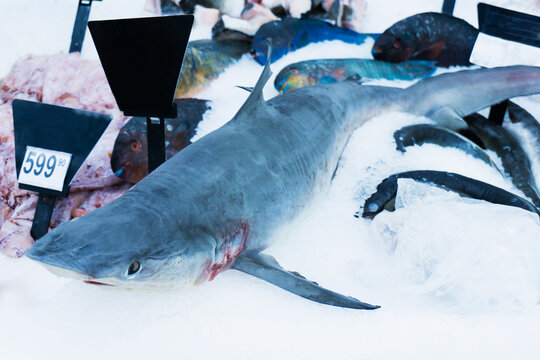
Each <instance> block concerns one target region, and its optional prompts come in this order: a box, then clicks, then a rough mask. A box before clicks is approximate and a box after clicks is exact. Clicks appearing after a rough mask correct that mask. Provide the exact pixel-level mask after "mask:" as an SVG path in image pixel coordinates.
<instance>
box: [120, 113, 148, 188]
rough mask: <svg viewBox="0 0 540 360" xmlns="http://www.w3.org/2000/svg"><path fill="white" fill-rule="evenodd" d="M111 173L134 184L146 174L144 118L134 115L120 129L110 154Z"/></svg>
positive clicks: (146, 146)
mask: <svg viewBox="0 0 540 360" xmlns="http://www.w3.org/2000/svg"><path fill="white" fill-rule="evenodd" d="M111 169H112V171H113V173H114V174H115V175H116V176H118V177H120V178H122V179H123V180H124V181H127V182H130V183H132V184H136V183H137V182H139V181H140V180H142V179H143V178H144V177H145V176H146V175H147V174H148V140H147V137H146V120H145V119H144V118H142V117H134V118H132V119H131V120H129V122H128V123H127V124H126V125H125V126H124V127H123V128H122V130H120V133H119V134H118V137H117V138H116V141H115V142H114V147H113V151H112V155H111Z"/></svg>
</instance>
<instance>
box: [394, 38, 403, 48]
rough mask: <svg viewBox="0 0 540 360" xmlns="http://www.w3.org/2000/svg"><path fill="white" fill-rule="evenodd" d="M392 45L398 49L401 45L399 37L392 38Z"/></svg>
mask: <svg viewBox="0 0 540 360" xmlns="http://www.w3.org/2000/svg"><path fill="white" fill-rule="evenodd" d="M393 45H394V48H396V49H399V47H400V46H401V39H400V38H396V39H395V40H394V44H393Z"/></svg>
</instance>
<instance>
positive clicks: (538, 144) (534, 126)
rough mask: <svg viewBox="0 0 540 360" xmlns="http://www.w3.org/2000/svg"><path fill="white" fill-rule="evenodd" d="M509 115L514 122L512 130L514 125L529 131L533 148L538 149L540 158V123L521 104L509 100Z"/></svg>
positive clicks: (537, 152) (537, 154) (537, 153)
mask: <svg viewBox="0 0 540 360" xmlns="http://www.w3.org/2000/svg"><path fill="white" fill-rule="evenodd" d="M507 109H508V117H509V118H510V121H511V122H512V124H513V125H512V126H511V127H510V130H512V129H513V128H514V127H520V128H521V129H522V130H523V131H524V132H526V133H528V134H529V136H530V137H531V139H533V148H534V150H536V156H537V157H538V158H539V159H540V123H539V122H538V120H536V119H535V118H534V116H532V115H531V114H529V113H528V112H527V110H525V109H523V108H522V107H521V106H519V105H517V104H516V103H513V102H511V101H509V102H508V108H507Z"/></svg>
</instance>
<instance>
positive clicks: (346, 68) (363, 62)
mask: <svg viewBox="0 0 540 360" xmlns="http://www.w3.org/2000/svg"><path fill="white" fill-rule="evenodd" d="M436 69H437V68H436V66H435V65H434V63H433V62H432V61H409V62H406V63H402V64H391V63H387V62H384V61H377V60H370V59H324V60H308V61H301V62H298V63H295V64H291V65H288V66H286V67H284V68H283V69H282V70H281V71H280V72H279V74H278V75H277V76H276V79H275V81H274V86H275V88H276V90H278V91H279V92H281V93H286V92H287V91H290V90H294V89H298V88H301V87H304V86H308V85H314V84H331V83H335V82H338V81H344V80H348V79H354V80H359V79H387V80H415V79H422V78H425V77H427V76H430V75H432V74H433V73H434V72H435V70H436Z"/></svg>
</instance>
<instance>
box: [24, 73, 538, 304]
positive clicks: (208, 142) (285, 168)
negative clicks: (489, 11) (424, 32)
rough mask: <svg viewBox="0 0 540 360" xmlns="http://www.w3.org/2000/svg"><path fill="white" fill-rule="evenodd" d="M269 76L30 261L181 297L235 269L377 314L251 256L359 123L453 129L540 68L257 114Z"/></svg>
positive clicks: (317, 94)
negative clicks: (407, 120)
mask: <svg viewBox="0 0 540 360" xmlns="http://www.w3.org/2000/svg"><path fill="white" fill-rule="evenodd" d="M270 74H271V72H270V68H269V66H268V65H267V66H266V68H265V70H264V71H263V74H262V75H261V78H260V79H259V81H258V82H257V85H256V86H255V88H254V90H253V92H252V93H251V94H250V96H249V98H248V100H247V101H246V103H245V104H244V105H243V106H242V107H241V109H240V110H239V112H238V113H237V114H236V115H235V116H234V118H233V119H232V120H231V121H229V122H228V123H227V124H226V125H224V126H223V127H221V128H220V129H218V130H216V131H214V132H212V133H210V134H208V135H207V136H205V137H203V138H201V139H200V140H198V141H197V142H195V143H193V144H192V145H190V146H188V147H187V148H185V149H183V150H182V151H180V152H179V153H178V154H176V155H175V156H174V157H172V158H171V159H170V160H169V161H167V162H165V163H164V164H163V165H161V166H160V167H159V168H158V169H156V170H155V171H154V172H153V173H151V174H150V175H149V176H147V177H146V178H144V179H143V180H142V181H140V182H139V183H138V184H136V185H135V186H133V187H132V188H131V189H130V190H129V191H128V192H127V193H126V194H125V195H123V196H122V197H120V198H119V199H117V200H115V201H113V202H112V203H110V204H108V205H106V206H104V207H102V208H100V209H97V210H95V211H94V212H91V213H90V214H88V215H85V216H84V217H82V218H80V219H77V220H75V221H71V222H68V223H64V224H62V225H60V226H58V227H57V228H55V229H54V230H52V231H51V232H50V233H48V234H47V235H45V236H44V237H43V238H41V239H40V240H38V241H37V242H36V244H35V245H34V246H33V247H32V248H31V249H30V250H29V251H28V252H27V256H28V257H30V258H31V259H34V260H37V261H40V262H42V263H44V264H46V265H48V266H49V267H51V268H52V269H53V270H55V271H59V272H62V273H63V274H64V275H70V276H75V277H77V278H80V279H83V280H87V281H93V282H99V283H105V284H112V285H122V286H127V287H137V286H144V287H149V286H159V287H164V286H173V285H174V286H182V285H184V286H189V285H194V284H198V283H201V282H204V281H207V280H212V279H213V278H214V277H215V276H216V275H217V274H219V273H220V272H221V271H224V270H226V269H228V268H236V269H239V270H241V271H244V272H246V273H249V274H251V275H254V276H257V277H259V278H262V279H264V280H265V281H268V282H270V283H272V284H275V285H277V286H279V287H282V288H284V289H286V290H288V291H291V292H293V293H295V294H298V295H300V296H303V297H305V298H308V299H311V300H315V301H318V302H322V303H325V304H329V305H336V306H343V307H349V308H357V309H375V308H377V307H378V306H373V305H369V304H365V303H362V302H360V301H358V300H356V299H354V298H350V297H347V296H344V295H340V294H337V293H334V292H331V291H329V290H326V289H324V288H322V287H320V286H318V285H317V284H316V283H313V282H311V281H309V280H306V279H305V278H303V277H302V276H300V275H298V274H297V273H294V272H288V271H285V270H283V269H281V267H280V266H279V264H278V263H277V262H276V261H275V260H274V259H273V258H271V257H269V256H267V255H263V254H260V252H261V251H262V250H264V249H265V248H266V247H268V246H269V245H270V243H269V240H270V238H271V235H272V234H273V233H274V232H275V231H276V229H278V228H280V227H281V226H283V225H284V224H286V223H289V222H290V221H291V220H292V219H294V218H295V217H296V216H297V215H298V214H299V213H300V212H301V211H302V210H303V209H304V208H305V207H306V206H307V205H308V204H310V203H311V202H312V201H314V199H315V198H317V196H318V195H322V194H324V193H325V191H326V190H327V189H328V188H329V184H330V181H331V178H332V175H333V173H334V171H335V169H336V166H337V163H338V159H339V157H340V155H341V153H342V151H343V149H344V147H345V145H346V143H347V141H348V139H349V137H350V135H351V134H352V132H353V131H354V130H355V129H357V128H358V127H360V126H361V125H362V124H364V123H365V122H366V121H368V120H370V119H372V118H373V117H376V116H378V115H380V114H383V113H385V112H389V111H405V112H410V113H413V114H418V115H428V116H433V117H434V119H435V120H437V121H440V122H441V123H444V124H447V125H448V124H450V125H451V126H453V127H459V126H461V125H462V122H463V120H462V119H461V116H463V115H467V114H469V113H472V112H474V111H478V110H480V109H482V108H484V107H486V106H489V105H491V104H493V103H497V102H500V101H501V100H503V99H506V98H508V97H514V96H524V95H529V94H534V93H539V92H540V68H535V67H519V66H518V67H508V68H493V69H481V70H472V71H463V72H456V73H451V74H444V75H441V76H437V77H434V78H430V79H426V80H423V81H421V82H419V83H417V84H416V85H413V86H412V87H410V88H408V89H397V88H387V87H378V86H362V85H360V84H359V83H357V82H355V81H345V82H341V83H336V84H330V85H316V86H312V87H306V88H302V89H298V90H294V91H290V92H288V93H287V94H285V95H281V96H277V97H275V98H273V99H271V100H269V101H266V102H265V101H264V99H263V97H262V88H263V86H264V84H265V83H266V81H267V80H268V78H269V77H270ZM456 119H459V121H458V120H456ZM359 156H360V154H359Z"/></svg>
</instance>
